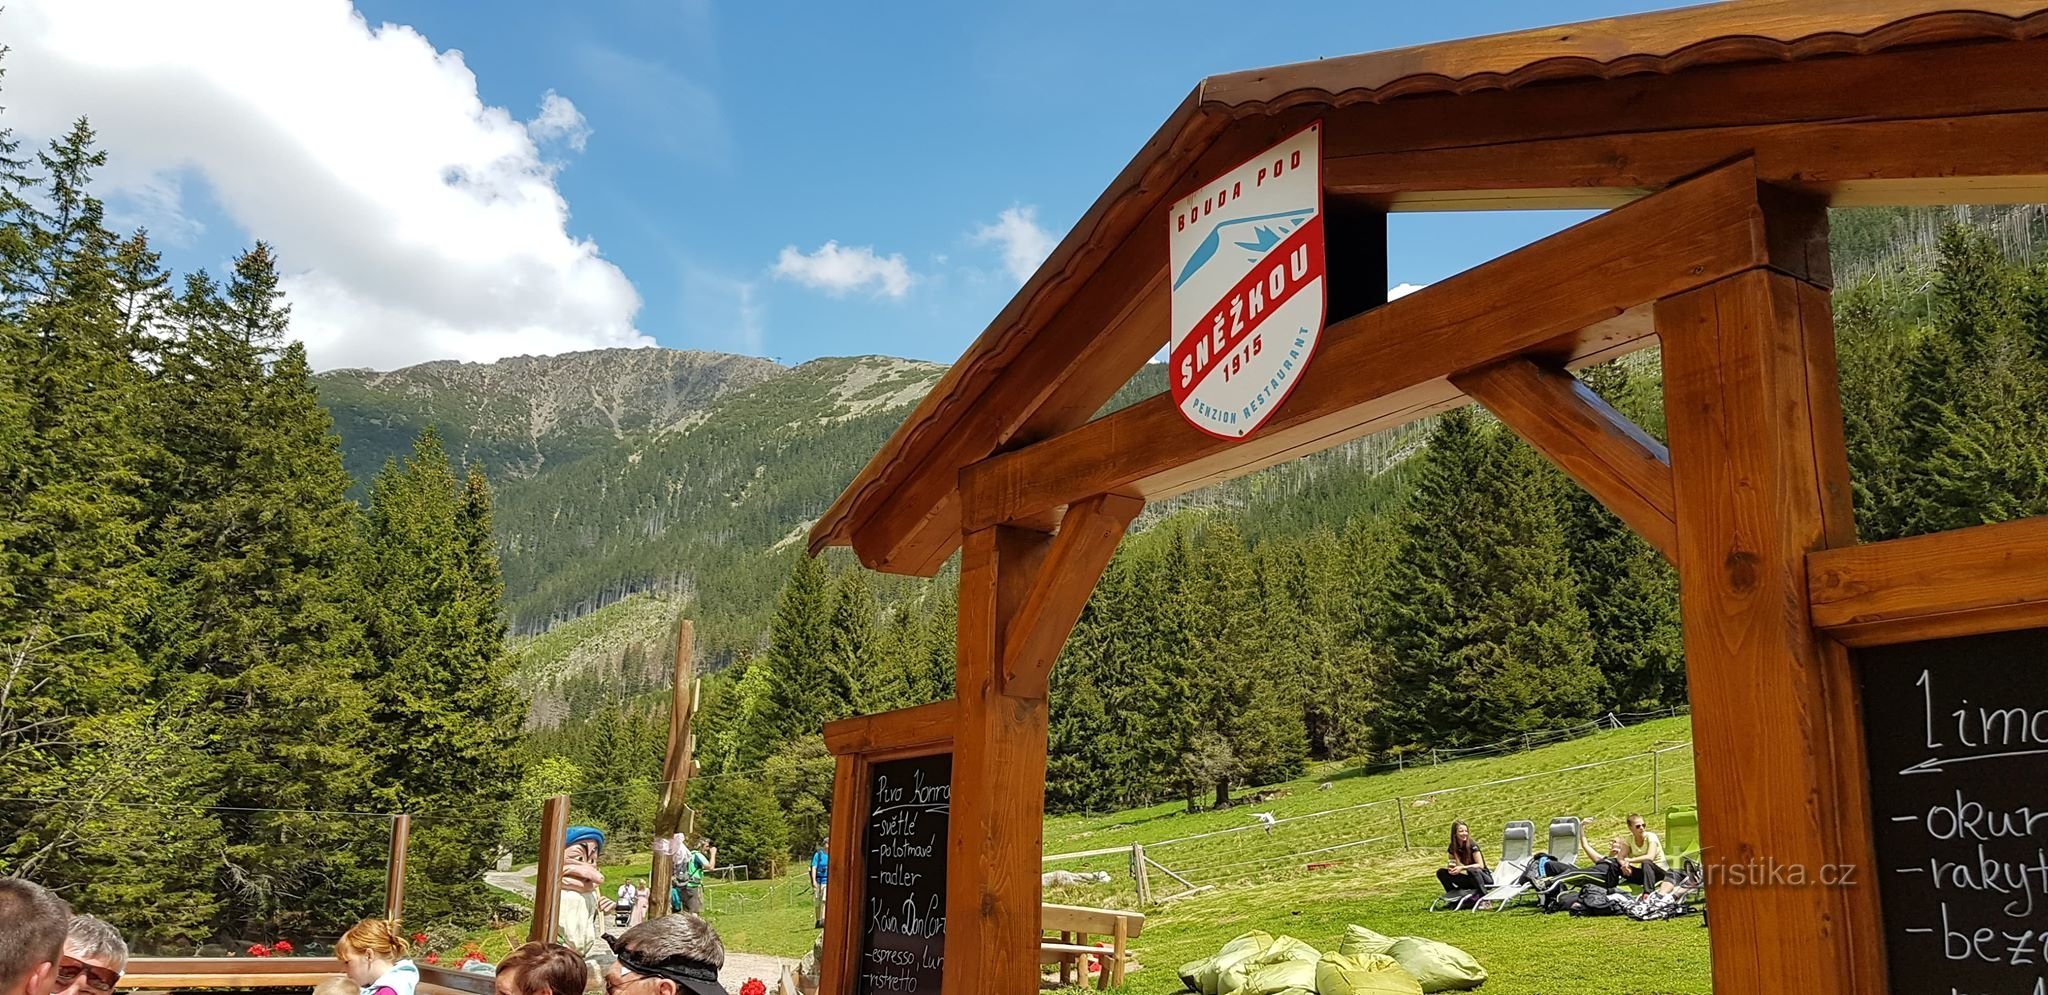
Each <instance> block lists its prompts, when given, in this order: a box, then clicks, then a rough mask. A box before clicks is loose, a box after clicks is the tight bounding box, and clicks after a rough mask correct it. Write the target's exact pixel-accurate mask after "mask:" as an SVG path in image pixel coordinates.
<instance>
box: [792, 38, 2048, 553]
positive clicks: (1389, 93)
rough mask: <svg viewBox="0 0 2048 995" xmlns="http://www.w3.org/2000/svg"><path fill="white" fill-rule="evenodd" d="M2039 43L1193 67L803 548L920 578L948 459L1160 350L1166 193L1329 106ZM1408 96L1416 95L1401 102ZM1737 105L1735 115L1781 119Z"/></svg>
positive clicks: (939, 540)
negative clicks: (1175, 102) (1140, 142)
mask: <svg viewBox="0 0 2048 995" xmlns="http://www.w3.org/2000/svg"><path fill="white" fill-rule="evenodd" d="M2042 37H2048V0H1733V2H1729V3H1719V4H1710V5H1706V6H1698V7H1687V8H1681V9H1677V10H1670V11H1660V12H1656V13H1650V14H1641V15H1635V16H1630V17H1619V18H1608V19H1603V20H1596V21H1587V22H1582V23H1579V24H1572V25H1565V26H1560V27H1552V28H1540V29H1535V30H1529V31H1518V32H1511V33H1506V34H1499V35H1492V36H1487V37H1481V38H1471V39H1464V40H1459V41H1451V42H1444V43H1440V44H1431V45H1422V46H1416V47H1412V48H1404V49H1394V50H1390V51H1384V52H1377V53H1371V54H1366V55H1355V56H1346V57H1342V58H1333V59H1324V60H1320V61H1316V62H1307V63H1297V64H1294V65H1288V66H1278V67H1273V68H1269V69H1259V70H1252V71H1248V72H1239V73H1231V74H1227V75H1222V76H1214V77H1210V78H1209V79H1206V80H1203V81H1202V82H1201V83H1199V84H1198V85H1197V86H1196V87H1195V89H1194V90H1193V92H1191V93H1190V94H1189V95H1188V97H1187V98H1186V99H1185V100H1183V101H1182V102H1181V104H1180V105H1179V106H1178V107H1177V108H1175V109H1174V111H1173V113H1172V114H1171V115H1169V116H1168V118H1167V120H1166V122H1165V123H1164V124H1162V125H1161V126H1160V128H1159V130H1158V131H1157V132H1155V133H1154V134H1153V135H1152V137H1151V139H1150V140H1149V141H1147V142H1146V143H1145V145H1144V146H1143V147H1142V148H1141V149H1140V150H1139V151H1138V153H1137V155H1136V156H1135V157H1134V158H1133V159H1132V160H1131V162H1130V163H1129V164H1128V165H1127V166H1125V167H1124V169H1123V170H1122V172H1120V173H1119V174H1118V175H1117V176H1116V178H1115V179H1114V180H1113V181H1112V182H1111V183H1110V184H1109V186H1108V188H1107V189H1106V190H1105V191H1104V192H1103V193H1102V195H1101V196H1100V197H1099V198H1097V200H1096V201H1095V203H1094V204H1093V205H1092V206H1091V207H1090V208H1089V210H1088V211H1087V212H1086V213H1085V214H1084V215H1083V216H1082V217H1081V219H1080V220H1079V221H1078V222H1077V223H1076V224H1075V226H1074V228H1073V229H1072V230H1071V231H1070V232H1068V234H1067V236H1066V237H1065V238H1064V239H1063V240H1062V241H1061V242H1060V244H1059V246H1058V247H1057V248H1056V249H1055V250H1054V251H1053V253H1052V254H1051V256H1050V257H1049V258H1048V259H1047V260H1046V262H1045V263H1044V264H1043V265H1042V266H1041V267H1040V268H1039V270H1038V272H1037V273H1035V274H1034V275H1033V276H1032V278H1031V279H1030V280H1029V281H1027V282H1026V283H1025V284H1024V286H1023V287H1022V288H1021V289H1020V290H1018V292H1017V294H1016V296H1015V297H1014V298H1013V299H1012V300H1011V301H1010V303H1009V305H1008V306H1006V307H1005V308H1004V309H1003V311H1002V312H1001V313H1000V314H999V315H997V316H996V318H995V320H994V321H993V322H991V323H990V324H989V326H988V328H987V329H986V330H985V331H984V332H983V333H982V334H981V336H980V337H979V338H978V339H976V340H975V342H974V344H973V345H972V346H970V347H969V348H968V350H967V351H966V352H965V353H964V354H963V355H962V356H961V357H960V359H959V361H958V362H956V363H955V364H953V366H952V368H951V369H950V370H949V371H948V372H947V374H946V376H945V377H944V378H943V379H942V380H941V381H940V382H939V383H938V384H937V385H936V386H935V387H934V388H933V390H932V391H931V393H930V394H929V395H928V396H927V397H926V398H925V399H924V401H923V402H922V403H920V404H919V405H918V406H917V408H916V409H915V410H914V411H913V412H912V413H911V415H910V416H909V417H908V418H907V419H906V420H905V421H904V423H903V425H902V426H900V427H899V428H898V429H897V431H896V433H895V434H894V435H893V436H891V437H890V439H889V440H888V442H887V443H886V444H884V445H883V447H882V449H881V450H880V451H879V452H878V453H876V455H875V456H874V458H873V459H872V460H871V461H870V462H869V463H868V465H867V466H866V468H864V469H863V470H862V471H861V473H860V474H859V475H858V476H857V477H856V478H855V479H854V480H853V482H852V483H851V484H850V485H849V486H848V487H847V489H846V490H845V492H844V493H842V494H841V495H840V496H839V498H838V499H837V500H836V501H835V502H834V503H833V504H832V506H831V508H830V509H828V510H827V511H826V513H825V514H824V515H823V516H822V517H821V518H820V519H819V520H818V522H817V523H816V525H815V526H814V527H813V529H812V531H811V548H812V549H813V550H814V551H815V550H816V549H819V548H821V547H823V546H827V545H850V546H852V547H854V549H855V551H856V552H857V553H858V554H859V555H860V557H861V559H862V561H863V562H864V563H866V564H867V565H869V566H870V567H873V568H875V569H880V570H886V571H890V572H898V573H916V574H930V573H932V572H935V571H936V570H937V569H938V568H939V566H940V565H941V564H942V563H943V562H944V560H945V559H946V557H948V556H949V555H950V554H951V553H952V551H953V550H954V549H955V548H957V546H958V544H959V531H960V522H961V515H960V508H959V493H958V487H957V480H958V476H959V472H960V470H961V468H962V467H964V466H967V465H969V464H972V463H975V462H977V461H980V460H982V459H985V458H987V457H989V456H990V455H992V454H994V453H997V452H1002V451H1006V450H1009V449H1014V448H1018V447H1020V446H1022V445H1025V444H1028V443H1030V442H1034V441H1038V440H1041V439H1044V438H1048V437H1050V436H1052V435H1056V434H1059V433H1061V432H1065V431H1067V430H1069V429H1072V428H1073V427H1075V426H1077V425H1079V424H1081V423H1082V422H1085V421H1086V420H1088V419H1089V418H1090V417H1092V415H1093V414H1094V413H1095V412H1096V411H1097V410H1099V408H1100V406H1101V405H1102V403H1103V402H1104V401H1106V400H1107V398H1108V397H1109V396H1110V394H1111V393H1113V392H1114V391H1115V390H1116V388H1117V387H1118V386H1120V385H1122V384H1123V383H1124V382H1125V381H1126V380H1127V379H1128V378H1129V377H1130V375H1131V374H1132V373H1134V372H1135V371H1136V369H1137V368H1138V367H1139V366H1140V365H1142V364H1143V363H1144V362H1145V361H1146V360H1147V359H1148V358H1149V357H1150V356H1151V355H1152V354H1153V353H1154V352H1156V351H1157V349H1158V348H1159V347H1160V346H1162V345H1164V344H1165V341H1166V338H1167V328H1166V325H1167V315H1166V304H1165V296H1166V290H1165V286H1164V271H1165V248H1166V247H1165V242H1166V239H1165V238H1164V237H1163V235H1161V234H1160V232H1163V230H1164V229H1163V228H1162V227H1160V224H1162V223H1163V222H1162V221H1161V219H1163V217H1164V211H1165V205H1167V204H1168V203H1170V202H1171V200H1172V199H1173V198H1175V197H1177V196H1180V195H1181V194H1183V193H1185V192H1186V190H1187V189H1189V188H1191V187H1192V185H1193V184H1195V183H1197V182H1199V181H1200V180H1201V179H1202V178H1204V177H1205V176H1207V175H1209V174H1210V173H1213V172H1215V171H1217V169H1218V164H1219V163H1220V164H1221V165H1224V166H1227V165H1229V164H1231V163H1234V162H1236V161H1238V160H1240V159H1242V158H1243V157H1244V156H1246V155H1248V154H1251V153H1253V152H1255V151H1256V150H1257V149H1259V148H1262V147H1264V146H1265V145H1266V144H1268V143H1269V141H1270V138H1269V137H1268V136H1270V135H1271V134H1272V133H1273V129H1274V128H1275V127H1278V126H1284V125H1287V124H1289V123H1290V122H1298V121H1300V120H1304V119H1306V118H1307V117H1311V116H1314V115H1318V114H1329V113H1332V112H1334V111H1336V110H1338V109H1345V108H1362V109H1363V112H1364V113H1382V114H1388V115H1391V114H1394V113H1395V112H1396V110H1397V109H1398V108H1402V107H1419V108H1422V109H1424V110H1426V111H1427V113H1425V114H1421V115H1420V116H1418V115H1417V114H1415V113H1407V114H1405V116H1402V117H1401V118H1400V120H1399V121H1398V122H1395V123H1396V124H1397V125H1403V126H1396V127H1388V128H1382V127H1378V126H1377V124H1378V121H1377V119H1364V118H1361V119H1358V120H1356V121H1351V122H1348V126H1347V122H1346V121H1341V120H1338V121H1333V123H1332V125H1331V128H1330V130H1329V133H1328V134H1329V138H1328V142H1329V145H1330V146H1336V147H1339V149H1340V150H1341V147H1342V146H1343V143H1344V142H1345V141H1346V140H1347V134H1348V135H1349V136H1350V138H1349V140H1350V141H1351V143H1352V147H1353V151H1354V152H1356V151H1364V152H1371V153H1387V152H1399V151H1402V150H1404V149H1418V148H1428V147H1433V146H1437V145H1443V144H1446V143H1447V142H1449V141H1450V140H1449V139H1441V138H1439V137H1437V135H1436V133H1435V132H1434V131H1433V129H1437V128H1438V127H1439V125H1438V123H1437V122H1441V123H1442V124H1441V127H1442V128H1445V129H1449V130H1451V131H1456V130H1457V129H1458V128H1459V127H1463V125H1461V124H1460V123H1459V122H1458V121H1457V120H1456V118H1457V117H1458V113H1457V111H1458V110H1459V109H1462V108H1463V107H1464V106H1465V105H1466V103H1467V101H1465V100H1457V101H1455V103H1451V104H1446V103H1444V102H1443V101H1444V99H1445V98H1449V97H1454V96H1471V95H1478V94H1484V93H1488V92H1512V91H1521V90H1526V89H1528V88H1530V87H1531V86H1532V85H1534V84H1556V83H1562V82H1567V81H1588V80H1592V81H1599V80H1610V81H1617V82H1616V84H1614V85H1624V83H1625V81H1628V80H1637V79H1643V78H1655V77H1665V76H1672V75H1677V74H1682V73H1691V72H1694V71H1696V70H1702V69H1710V68H1725V67H1733V66H1752V65H1767V64H1783V63H1795V62H1808V61H1813V60H1822V59H1828V58H1831V57H1840V56H1855V55H1872V54H1876V53H1880V52H1890V51H1895V50H1903V49H1911V48H1917V47H1925V46H1934V45H1945V44H1954V43H1966V42H1991V41H2000V40H2004V41H2022V40H2027V39H2034V38H2042ZM1419 97H1431V98H1434V99H1433V100H1432V101H1416V100H1411V99H1409V98H1419ZM1752 103H1754V104H1755V105H1756V106H1755V107H1754V108H1753V109H1751V110H1746V111H1745V112H1744V116H1745V119H1746V120H1745V121H1744V122H1743V123H1745V124H1751V125H1767V124H1773V123H1783V122H1787V121H1796V120H1800V119H1799V118H1796V117H1792V116H1789V115H1788V116H1785V117H1783V118H1774V117H1773V116H1772V115H1773V113H1774V108H1773V107H1772V106H1770V104H1771V101H1768V100H1763V101H1754V102H1752ZM1382 109H1383V110H1382ZM1681 110H1682V109H1681V108H1678V107H1673V108H1672V109H1671V114H1672V116H1673V117H1674V118H1677V117H1682V116H1683V115H1682V113H1681ZM1637 111H1638V112H1639V113H1640V112H1641V108H1637ZM1352 113H1358V112H1357V111H1353V112H1352ZM1418 122H1421V123H1418ZM1681 123H1682V122H1681ZM1681 123H1674V124H1672V125H1670V127H1678V126H1681ZM1366 124H1374V125H1375V126H1373V127H1366V126H1365V125H1366ZM1330 154H1333V151H1332V149H1331V148H1330V147H1326V155H1330ZM1635 192H1637V193H1639V192H1640V191H1635ZM1613 202H1618V201H1611V200H1610V201H1599V200H1588V201H1585V203H1586V204H1588V205H1596V204H1601V203H1613ZM1560 203H1563V202H1560ZM1573 203H1576V202H1573ZM1381 204H1382V206H1385V207H1388V208H1390V209H1396V210H1399V209H1403V208H1404V207H1408V208H1410V209H1412V208H1413V205H1405V204H1404V203H1403V202H1402V201H1400V200H1399V199H1397V198H1386V199H1383V200H1382V201H1381ZM1433 206H1435V207H1439V208H1441V207H1444V206H1446V205H1445V204H1443V203H1437V204H1434V205H1433ZM1452 206H1455V205H1452ZM1531 206H1559V205H1558V204H1553V203H1548V202H1545V203H1542V204H1540V205H1539V204H1535V203H1534V202H1532V203H1531ZM1155 243H1156V244H1155Z"/></svg>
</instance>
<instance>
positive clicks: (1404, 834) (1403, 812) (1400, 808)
mask: <svg viewBox="0 0 2048 995" xmlns="http://www.w3.org/2000/svg"><path fill="white" fill-rule="evenodd" d="M1394 815H1396V816H1398V817H1399V818H1400V820H1401V849H1403V850H1406V849H1408V806H1407V804H1406V803H1404V802H1402V801H1401V797H1400V796H1399V795H1396V796H1394Z"/></svg>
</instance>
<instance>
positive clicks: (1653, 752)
mask: <svg viewBox="0 0 2048 995" xmlns="http://www.w3.org/2000/svg"><path fill="white" fill-rule="evenodd" d="M1657 753H1658V750H1657V749H1656V747H1654V746H1653V747H1651V748H1650V811H1651V812H1656V811H1657V810H1658V808H1657Z"/></svg>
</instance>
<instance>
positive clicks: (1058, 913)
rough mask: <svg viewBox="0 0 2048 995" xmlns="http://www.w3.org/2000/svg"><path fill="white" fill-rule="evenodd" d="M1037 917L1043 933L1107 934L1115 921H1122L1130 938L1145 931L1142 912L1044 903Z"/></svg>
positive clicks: (1111, 929) (1114, 924)
mask: <svg viewBox="0 0 2048 995" xmlns="http://www.w3.org/2000/svg"><path fill="white" fill-rule="evenodd" d="M1039 915H1040V916H1041V917H1042V918H1043V920H1044V922H1045V931H1046V932H1051V931H1053V930H1056V929H1057V930H1066V931H1068V932H1078V933H1102V934H1107V933H1109V932H1111V931H1113V930H1114V929H1115V928H1116V922H1117V920H1119V919H1121V920H1123V921H1124V923H1125V926H1124V928H1125V929H1126V930H1129V932H1130V935H1131V936H1137V935H1139V934H1141V933H1143V932H1144V931H1145V914H1144V913H1143V912H1126V911H1124V910H1122V909H1096V908H1090V907H1088V906H1086V905H1058V904H1055V903H1053V902H1046V903H1045V904H1044V907H1043V908H1042V909H1041V910H1040V912H1039Z"/></svg>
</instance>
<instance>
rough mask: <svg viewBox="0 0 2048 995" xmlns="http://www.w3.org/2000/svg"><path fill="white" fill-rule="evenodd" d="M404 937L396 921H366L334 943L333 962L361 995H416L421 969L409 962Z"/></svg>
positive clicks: (350, 929) (350, 928)
mask: <svg viewBox="0 0 2048 995" xmlns="http://www.w3.org/2000/svg"><path fill="white" fill-rule="evenodd" d="M408 952H409V950H408V947H407V945H406V942H405V934H404V933H402V932H400V931H399V928H398V922H397V921H396V920H393V919H365V920H363V921H362V922H359V923H356V924H355V925H354V926H350V927H349V930H348V932H346V933H343V934H341V939H339V940H336V941H334V959H335V960H338V961H340V962H341V970H342V973H343V974H346V975H348V979H349V980H350V981H353V982H355V983H356V984H357V985H358V986H359V987H360V989H361V991H362V995H413V991H414V990H415V989H417V988H418V987H419V984H420V969H419V968H418V967H416V966H414V965H413V962H412V961H410V960H407V959H406V956H405V955H406V954H407V953H408Z"/></svg>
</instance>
